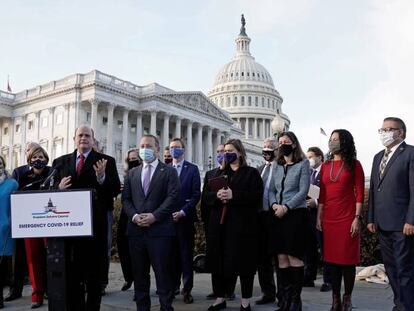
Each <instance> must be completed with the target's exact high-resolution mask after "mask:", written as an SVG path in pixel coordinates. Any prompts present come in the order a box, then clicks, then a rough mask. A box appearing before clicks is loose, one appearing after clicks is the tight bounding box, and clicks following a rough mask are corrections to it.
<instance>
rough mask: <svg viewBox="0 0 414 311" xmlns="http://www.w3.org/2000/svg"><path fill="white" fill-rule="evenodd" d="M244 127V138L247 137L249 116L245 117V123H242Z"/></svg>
mask: <svg viewBox="0 0 414 311" xmlns="http://www.w3.org/2000/svg"><path fill="white" fill-rule="evenodd" d="M244 129H245V132H244V134H245V136H244V137H245V138H246V139H249V118H246V123H244Z"/></svg>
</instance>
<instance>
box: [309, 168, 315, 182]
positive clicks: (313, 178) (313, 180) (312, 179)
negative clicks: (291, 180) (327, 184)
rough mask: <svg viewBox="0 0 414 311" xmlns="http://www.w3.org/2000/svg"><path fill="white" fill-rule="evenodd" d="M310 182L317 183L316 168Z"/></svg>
mask: <svg viewBox="0 0 414 311" xmlns="http://www.w3.org/2000/svg"><path fill="white" fill-rule="evenodd" d="M310 182H311V185H314V184H315V182H316V170H313V171H312V174H311V178H310Z"/></svg>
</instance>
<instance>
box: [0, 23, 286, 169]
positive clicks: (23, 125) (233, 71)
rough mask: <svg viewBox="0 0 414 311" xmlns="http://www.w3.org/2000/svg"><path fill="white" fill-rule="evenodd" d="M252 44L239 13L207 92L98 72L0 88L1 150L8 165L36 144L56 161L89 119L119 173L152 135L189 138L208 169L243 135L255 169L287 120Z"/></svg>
mask: <svg viewBox="0 0 414 311" xmlns="http://www.w3.org/2000/svg"><path fill="white" fill-rule="evenodd" d="M249 44H250V38H249V37H248V36H247V34H246V29H245V20H244V17H243V16H242V27H241V30H240V34H239V35H238V36H237V37H236V55H235V56H234V58H233V60H232V61H230V62H229V63H227V64H226V65H224V66H223V68H222V69H221V70H220V71H219V73H218V74H217V76H216V79H215V82H214V85H213V87H212V89H211V91H210V92H209V94H208V97H207V96H206V95H204V94H203V93H202V92H199V91H194V92H193V91H183V92H181V91H179V92H177V91H174V90H171V89H169V88H167V87H165V86H162V85H159V84H157V83H152V84H149V85H146V86H139V85H136V84H133V83H131V82H128V81H125V80H122V79H119V78H117V77H114V76H111V75H109V74H106V73H103V72H100V71H98V70H93V71H91V72H88V73H85V74H73V75H70V76H68V77H65V78H63V79H61V80H56V81H51V82H48V83H45V84H42V85H38V86H36V87H33V88H31V89H27V90H24V91H21V92H19V93H8V92H3V91H0V130H1V133H0V146H1V147H0V148H1V150H0V154H1V155H2V156H3V157H4V158H5V159H6V163H7V167H8V168H9V169H11V168H14V167H16V166H19V165H23V164H26V160H25V156H24V149H25V145H26V143H27V142H30V141H35V142H39V143H40V145H41V146H42V147H43V148H45V150H46V151H47V152H48V154H49V157H50V158H51V160H53V159H54V158H56V157H59V156H61V155H63V154H66V153H70V152H72V151H73V150H74V142H73V135H74V131H75V129H76V128H77V127H78V126H79V125H81V124H85V123H87V124H90V125H91V126H92V128H93V129H94V130H95V136H96V138H97V139H98V141H99V142H100V144H101V146H102V148H103V152H104V153H106V154H109V155H112V156H114V157H115V159H116V161H117V164H118V169H119V172H122V166H123V158H124V156H125V154H126V152H127V150H128V149H129V148H132V147H136V145H137V141H139V139H140V137H141V135H142V134H147V133H150V134H154V135H157V136H158V137H159V138H160V142H161V146H160V147H161V148H163V147H164V146H167V145H168V144H169V140H170V139H171V138H172V137H182V138H184V141H185V142H186V155H185V157H186V159H187V160H188V161H191V162H194V163H196V164H197V165H198V166H199V168H200V170H203V171H205V170H207V169H209V168H210V167H214V166H215V163H214V162H215V148H216V146H217V145H219V144H220V143H223V142H225V141H226V140H227V139H228V138H230V137H231V138H240V139H241V140H242V141H243V144H244V145H245V147H246V151H247V156H248V160H249V164H250V165H252V166H258V165H260V164H261V163H262V162H263V160H262V157H261V149H262V148H261V147H262V142H263V139H264V138H266V137H268V136H271V135H272V125H271V123H272V120H275V121H273V122H276V123H277V122H278V123H279V124H281V125H282V128H284V129H288V128H289V125H290V121H289V118H288V117H287V116H286V115H285V114H283V113H282V109H281V106H282V102H283V99H282V97H281V96H280V94H279V92H278V91H277V90H276V89H275V87H274V84H273V80H272V77H271V76H270V74H269V72H268V71H267V70H266V69H265V68H264V67H263V66H262V65H260V64H259V63H257V62H256V61H255V60H254V57H253V56H252V55H251V54H250V50H249ZM279 127H280V125H279Z"/></svg>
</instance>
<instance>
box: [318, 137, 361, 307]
mask: <svg viewBox="0 0 414 311" xmlns="http://www.w3.org/2000/svg"><path fill="white" fill-rule="evenodd" d="M320 174H321V182H320V187H321V189H320V195H319V206H318V219H317V228H318V229H319V230H321V231H322V233H323V241H324V245H323V258H324V261H325V262H327V263H329V264H330V266H331V267H332V270H331V271H332V272H331V273H332V308H331V311H341V310H344V311H345V310H346V311H348V310H351V309H352V303H351V295H352V290H353V287H354V283H355V265H356V264H358V263H359V255H360V252H359V240H360V237H359V230H360V226H361V224H360V220H361V217H362V216H361V210H362V203H363V202H364V171H363V170H362V166H361V163H360V162H359V161H358V160H356V151H355V143H354V138H353V137H352V135H351V133H349V132H348V131H347V130H334V131H333V132H332V134H331V137H330V139H329V156H328V161H326V162H325V163H324V164H323V165H322V168H321V172H320ZM342 277H343V279H344V285H345V293H344V296H343V301H342V302H341V297H340V296H341V283H342Z"/></svg>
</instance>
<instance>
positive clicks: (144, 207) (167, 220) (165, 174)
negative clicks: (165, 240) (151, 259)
mask: <svg viewBox="0 0 414 311" xmlns="http://www.w3.org/2000/svg"><path fill="white" fill-rule="evenodd" d="M142 167H143V166H142V164H141V165H140V166H138V167H136V168H133V169H132V170H130V171H129V172H128V174H127V176H125V180H124V190H123V191H122V208H123V210H124V212H125V213H126V214H127V216H128V227H127V235H128V236H139V235H142V234H143V233H144V232H147V234H148V236H174V235H175V226H174V222H173V219H172V213H173V212H175V211H177V209H178V207H177V202H178V199H179V194H180V180H179V179H178V175H177V171H176V169H174V168H173V167H172V166H168V165H165V164H164V163H162V162H159V163H158V166H157V168H156V170H155V172H154V174H153V176H152V179H151V182H150V186H149V188H148V193H147V195H146V196H145V194H144V190H143V189H142V183H141V172H142ZM140 213H152V214H153V215H154V217H155V219H156V222H155V223H153V224H152V225H151V226H149V227H140V226H137V225H136V224H135V223H133V222H132V217H133V216H134V215H135V214H140Z"/></svg>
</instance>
